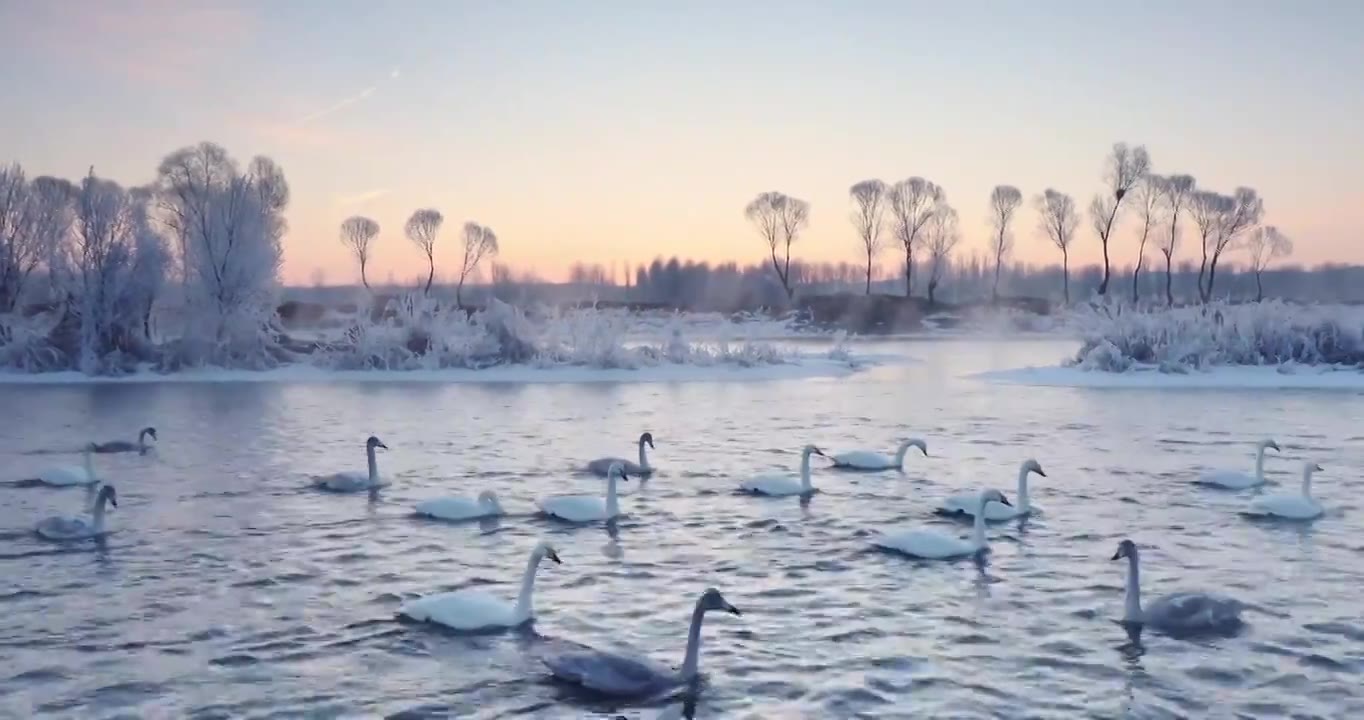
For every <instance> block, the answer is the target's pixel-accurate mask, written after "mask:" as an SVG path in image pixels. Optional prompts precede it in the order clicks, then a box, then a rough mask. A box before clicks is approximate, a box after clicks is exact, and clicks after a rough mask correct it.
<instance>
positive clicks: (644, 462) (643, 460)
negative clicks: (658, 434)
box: [639, 440, 649, 468]
mask: <svg viewBox="0 0 1364 720" xmlns="http://www.w3.org/2000/svg"><path fill="white" fill-rule="evenodd" d="M639 466H640V467H642V468H647V467H649V455H648V454H647V453H646V451H645V447H644V441H643V440H640V441H639Z"/></svg>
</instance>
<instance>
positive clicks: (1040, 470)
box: [1037, 468, 1047, 477]
mask: <svg viewBox="0 0 1364 720" xmlns="http://www.w3.org/2000/svg"><path fill="white" fill-rule="evenodd" d="M1037 474H1038V475H1041V476H1042V477H1046V476H1047V474H1046V473H1045V472H1042V468H1037Z"/></svg>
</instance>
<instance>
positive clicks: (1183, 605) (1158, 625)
mask: <svg viewBox="0 0 1364 720" xmlns="http://www.w3.org/2000/svg"><path fill="white" fill-rule="evenodd" d="M1139 555H1140V553H1139V552H1138V551H1137V545H1136V543H1134V542H1132V541H1131V540H1123V541H1122V542H1120V543H1118V551H1117V552H1116V553H1113V559H1114V560H1118V559H1121V558H1127V593H1126V599H1125V601H1124V606H1125V607H1124V609H1123V616H1122V619H1123V622H1126V623H1139V624H1141V625H1144V626H1147V627H1152V628H1155V629H1156V630H1159V631H1161V632H1164V633H1166V634H1169V635H1194V634H1199V633H1209V632H1211V633H1221V632H1228V631H1232V630H1235V629H1236V628H1239V627H1240V625H1241V610H1243V609H1245V607H1246V606H1245V604H1243V603H1242V602H1240V601H1239V600H1235V599H1233V598H1229V597H1226V596H1223V595H1214V594H1211V593H1202V592H1178V593H1171V594H1170V595H1166V596H1164V597H1162V598H1160V599H1158V600H1156V601H1155V602H1153V603H1151V604H1150V605H1149V606H1148V607H1146V608H1144V609H1143V608H1142V606H1141V571H1140V570H1139V569H1138V565H1139V564H1140V560H1139Z"/></svg>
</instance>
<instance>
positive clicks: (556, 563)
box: [545, 550, 564, 565]
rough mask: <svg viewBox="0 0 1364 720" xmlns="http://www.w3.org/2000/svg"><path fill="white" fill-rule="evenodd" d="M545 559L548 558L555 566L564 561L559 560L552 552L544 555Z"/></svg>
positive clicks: (557, 554)
mask: <svg viewBox="0 0 1364 720" xmlns="http://www.w3.org/2000/svg"><path fill="white" fill-rule="evenodd" d="M545 557H547V558H549V559H550V560H553V561H554V564H555V565H563V564H564V561H563V560H560V559H559V553H556V552H554V551H553V550H550V551H549V552H547V553H545Z"/></svg>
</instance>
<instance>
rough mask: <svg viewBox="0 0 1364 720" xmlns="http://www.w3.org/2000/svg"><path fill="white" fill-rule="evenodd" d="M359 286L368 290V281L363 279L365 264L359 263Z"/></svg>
mask: <svg viewBox="0 0 1364 720" xmlns="http://www.w3.org/2000/svg"><path fill="white" fill-rule="evenodd" d="M360 284H361V285H364V286H365V289H366V290H368V289H369V280H368V279H367V278H365V263H363V262H361V263H360Z"/></svg>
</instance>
